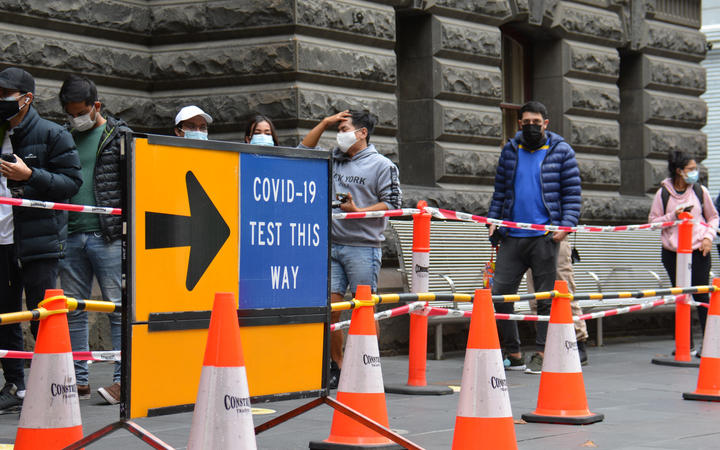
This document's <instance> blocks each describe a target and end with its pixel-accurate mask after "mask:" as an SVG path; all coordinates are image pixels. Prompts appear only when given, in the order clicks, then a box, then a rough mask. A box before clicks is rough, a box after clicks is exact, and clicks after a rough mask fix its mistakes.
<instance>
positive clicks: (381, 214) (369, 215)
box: [332, 208, 420, 219]
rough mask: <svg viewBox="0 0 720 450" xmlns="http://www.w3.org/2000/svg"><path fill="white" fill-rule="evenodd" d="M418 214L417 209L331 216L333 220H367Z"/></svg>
mask: <svg viewBox="0 0 720 450" xmlns="http://www.w3.org/2000/svg"><path fill="white" fill-rule="evenodd" d="M419 213H420V210H419V209H415V208H404V209H388V210H385V211H367V212H352V213H335V214H333V215H332V218H333V219H369V218H377V217H400V216H412V215H413V214H419Z"/></svg>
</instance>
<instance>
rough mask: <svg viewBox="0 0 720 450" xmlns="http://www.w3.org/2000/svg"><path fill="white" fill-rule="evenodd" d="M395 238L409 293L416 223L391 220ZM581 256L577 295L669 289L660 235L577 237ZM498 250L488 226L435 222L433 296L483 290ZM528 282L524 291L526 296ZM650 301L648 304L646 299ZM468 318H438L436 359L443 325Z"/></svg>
mask: <svg viewBox="0 0 720 450" xmlns="http://www.w3.org/2000/svg"><path fill="white" fill-rule="evenodd" d="M390 229H391V231H392V233H393V234H394V236H395V243H396V245H397V253H398V258H399V265H400V269H399V270H400V271H401V272H402V273H403V277H402V278H403V284H404V288H405V290H406V291H408V292H409V291H410V290H411V288H412V285H411V283H412V280H411V277H410V273H411V268H412V221H409V220H390ZM571 239H572V240H573V244H574V245H575V246H576V248H577V249H578V251H579V252H580V256H581V261H580V262H578V263H576V264H575V266H574V269H575V282H576V285H577V287H576V291H577V292H582V293H590V292H615V291H628V290H638V289H654V288H662V287H669V286H670V280H669V279H668V277H667V275H666V273H665V269H664V268H663V266H662V262H661V261H660V236H659V231H623V232H613V233H575V235H573V236H572V237H571ZM491 251H492V248H491V246H490V244H489V242H488V240H487V228H486V227H485V225H482V224H478V223H472V222H457V221H432V222H431V233H430V270H429V273H430V278H429V288H430V291H431V292H436V293H448V292H460V293H472V292H474V290H475V289H477V288H478V287H481V285H482V271H483V270H484V268H485V263H486V262H487V261H488V260H489V259H490V253H491ZM526 291H527V289H526V285H525V280H523V281H522V283H521V285H520V288H519V290H518V292H521V293H522V292H526ZM645 300H646V299H645ZM579 303H580V306H581V307H582V308H583V311H585V312H590V311H593V310H602V309H610V308H615V307H619V306H627V305H630V304H635V303H638V300H637V299H610V300H584V301H580V302H579ZM430 305H431V306H436V307H442V308H453V309H461V310H468V309H471V308H472V305H470V304H469V303H453V302H430ZM515 310H516V312H517V313H521V314H522V313H528V312H530V308H529V305H528V303H527V302H518V303H516V304H515ZM467 320H468V319H467V318H450V317H445V316H433V317H430V318H429V323H430V324H431V325H433V326H434V327H435V359H441V358H442V348H443V347H442V341H443V324H444V323H452V322H462V321H467ZM596 320H597V321H598V322H597V343H598V345H602V343H603V329H602V319H596Z"/></svg>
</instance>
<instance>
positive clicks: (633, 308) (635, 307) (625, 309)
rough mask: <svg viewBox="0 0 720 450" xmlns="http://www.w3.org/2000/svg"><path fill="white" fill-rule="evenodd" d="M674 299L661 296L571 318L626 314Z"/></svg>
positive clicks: (593, 317) (673, 301)
mask: <svg viewBox="0 0 720 450" xmlns="http://www.w3.org/2000/svg"><path fill="white" fill-rule="evenodd" d="M678 297H680V296H678ZM675 300H676V298H675V297H667V298H661V299H658V300H653V301H650V302H643V303H638V304H637V305H631V306H624V307H622V308H617V309H610V310H608V311H598V312H594V313H588V314H583V315H581V316H573V320H575V321H577V320H590V319H599V318H601V317H609V316H617V315H620V314H627V313H630V312H635V311H641V310H643V309H649V308H654V307H656V306H660V305H668V304H670V303H675Z"/></svg>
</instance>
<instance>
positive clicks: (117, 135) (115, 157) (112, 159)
mask: <svg viewBox="0 0 720 450" xmlns="http://www.w3.org/2000/svg"><path fill="white" fill-rule="evenodd" d="M75 133H76V132H75V131H74V130H73V136H74V135H75ZM126 133H132V130H131V129H130V128H128V126H127V124H126V123H125V122H124V121H123V120H121V119H115V118H114V117H110V116H108V117H107V123H106V124H105V131H103V134H102V137H101V138H100V146H99V148H98V151H97V154H96V159H95V171H94V173H93V193H94V194H95V206H105V207H108V208H120V207H121V206H122V205H121V203H122V180H121V179H120V142H121V141H122V140H123V139H125V134H126ZM98 219H99V220H100V228H101V229H102V235H103V238H104V239H105V241H106V242H112V241H114V240H115V239H118V238H120V236H121V235H122V217H121V216H111V215H108V214H99V215H98Z"/></svg>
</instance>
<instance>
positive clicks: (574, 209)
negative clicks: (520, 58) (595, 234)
mask: <svg viewBox="0 0 720 450" xmlns="http://www.w3.org/2000/svg"><path fill="white" fill-rule="evenodd" d="M518 122H519V125H520V127H521V129H522V131H520V132H518V133H517V134H516V135H515V137H514V138H512V139H510V141H509V142H508V143H507V144H505V147H503V149H502V152H501V153H500V160H499V161H498V168H497V173H496V174H495V192H494V193H493V197H492V202H491V203H490V211H489V212H488V217H490V218H493V219H502V220H510V221H514V222H527V223H536V224H552V225H562V226H575V225H577V223H578V219H579V217H580V206H581V202H582V199H581V187H580V171H579V169H578V166H577V161H576V160H575V152H574V151H573V149H572V147H570V145H569V144H568V143H567V142H565V140H564V139H563V138H562V136H560V135H558V134H556V133H553V132H550V131H548V130H547V126H548V123H549V120H548V118H547V110H546V108H545V106H544V105H543V104H542V103H540V102H536V101H531V102H528V103H526V104H525V105H523V107H522V108H521V109H520V120H519V121H518ZM489 233H490V235H491V241H493V242H495V243H498V242H499V243H500V248H499V250H498V259H497V263H496V269H495V276H494V278H493V289H492V293H493V294H515V293H516V292H517V289H518V286H519V285H520V281H521V280H522V276H523V274H524V273H525V272H526V271H527V269H532V273H533V281H534V284H535V289H536V290H537V291H538V292H541V291H550V290H552V289H553V286H554V283H555V277H556V259H557V248H558V243H559V242H560V241H562V240H563V239H565V237H566V236H567V233H566V232H562V231H556V232H554V233H549V232H546V231H541V230H525V229H517V228H496V227H495V226H494V225H491V226H490V230H489ZM550 304H551V302H550V300H540V301H538V305H537V309H538V314H540V315H548V314H550ZM513 310H514V308H513V304H512V303H504V304H500V305H496V311H497V312H502V313H512V312H513ZM498 330H499V332H500V337H501V340H502V346H503V350H504V351H505V352H506V353H507V354H508V359H509V360H510V367H509V369H510V370H523V369H526V366H525V361H524V358H523V357H522V354H521V353H520V338H519V335H518V329H517V322H515V321H508V320H501V321H499V322H498ZM546 335H547V322H538V323H537V335H536V338H535V344H536V346H537V352H536V353H535V354H534V355H533V356H532V358H531V359H530V362H529V363H528V365H527V369H526V372H527V373H533V374H537V373H540V371H541V369H542V361H543V350H544V347H545V337H546Z"/></svg>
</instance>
